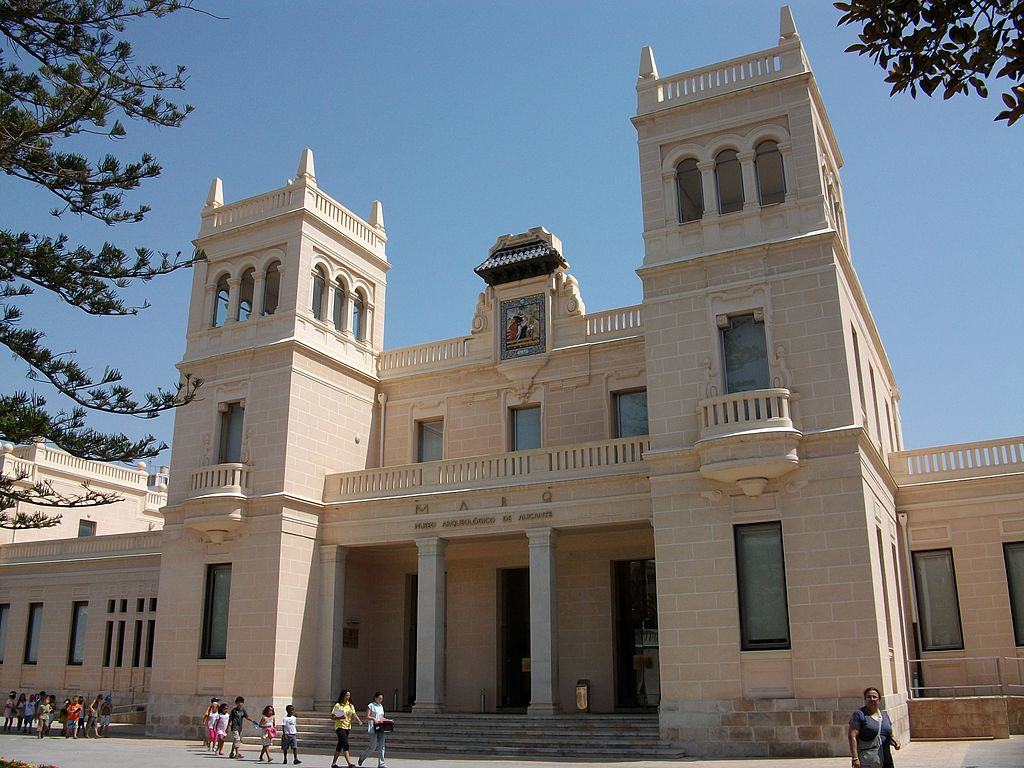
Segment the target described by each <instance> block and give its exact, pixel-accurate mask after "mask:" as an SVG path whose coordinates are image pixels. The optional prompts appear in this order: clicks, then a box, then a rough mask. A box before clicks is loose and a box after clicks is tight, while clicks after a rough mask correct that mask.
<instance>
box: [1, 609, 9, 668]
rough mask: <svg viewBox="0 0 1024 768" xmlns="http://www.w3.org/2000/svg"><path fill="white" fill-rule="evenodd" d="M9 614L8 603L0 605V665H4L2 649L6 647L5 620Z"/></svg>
mask: <svg viewBox="0 0 1024 768" xmlns="http://www.w3.org/2000/svg"><path fill="white" fill-rule="evenodd" d="M10 614H11V604H10V603H4V604H2V605H0V664H3V663H4V648H6V647H7V620H8V617H9V616H10Z"/></svg>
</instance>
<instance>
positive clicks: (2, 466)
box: [0, 443, 147, 489]
mask: <svg viewBox="0 0 1024 768" xmlns="http://www.w3.org/2000/svg"><path fill="white" fill-rule="evenodd" d="M144 466H145V465H140V466H139V467H123V466H119V465H117V464H108V463H106V462H103V461H93V460H91V459H83V458H80V457H78V456H72V455H71V454H70V453H65V452H64V451H61V450H58V449H56V448H51V447H50V446H48V445H46V444H44V443H33V444H31V445H22V446H19V447H17V448H14V447H13V446H12V447H11V448H10V450H7V449H6V448H5V449H4V450H3V451H2V452H0V471H2V472H3V473H4V474H6V475H9V476H11V477H16V476H18V475H25V477H26V480H28V481H29V482H34V481H35V480H36V479H38V473H39V471H40V470H43V469H51V470H56V471H58V472H66V473H69V474H73V475H75V476H76V477H79V478H82V479H83V480H104V481H106V482H108V483H113V484H116V485H122V486H127V487H129V488H132V489H143V488H145V487H146V480H147V475H146V471H145V468H144Z"/></svg>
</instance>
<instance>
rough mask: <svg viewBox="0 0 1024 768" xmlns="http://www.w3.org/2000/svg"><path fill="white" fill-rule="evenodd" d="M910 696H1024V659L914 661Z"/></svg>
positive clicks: (952, 658) (915, 697)
mask: <svg viewBox="0 0 1024 768" xmlns="http://www.w3.org/2000/svg"><path fill="white" fill-rule="evenodd" d="M907 664H908V666H909V668H910V680H911V686H910V697H911V698H913V699H924V698H959V697H964V696H1020V695H1024V658H1022V657H1017V656H958V657H949V658H931V659H910V660H909V661H908V662H907Z"/></svg>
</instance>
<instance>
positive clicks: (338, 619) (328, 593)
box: [315, 544, 348, 703]
mask: <svg viewBox="0 0 1024 768" xmlns="http://www.w3.org/2000/svg"><path fill="white" fill-rule="evenodd" d="M347 555H348V550H347V549H345V548H344V547H339V546H338V545H336V544H327V545H324V546H322V547H320V604H319V609H320V635H319V637H318V638H317V670H318V672H317V675H316V694H315V695H316V701H317V702H321V703H326V702H333V701H335V700H336V698H337V696H338V691H340V690H341V649H342V641H341V636H342V627H343V626H344V623H345V558H346V556H347Z"/></svg>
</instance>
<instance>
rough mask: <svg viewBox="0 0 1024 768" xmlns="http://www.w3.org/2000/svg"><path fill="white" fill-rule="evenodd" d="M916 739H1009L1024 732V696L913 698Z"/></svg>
mask: <svg viewBox="0 0 1024 768" xmlns="http://www.w3.org/2000/svg"><path fill="white" fill-rule="evenodd" d="M908 704H909V707H908V711H909V716H910V737H911V738H912V739H1008V738H1010V734H1011V733H1024V697H1022V696H970V697H965V698H955V699H952V698H950V699H945V698H936V699H912V700H911V701H909V702H908Z"/></svg>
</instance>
